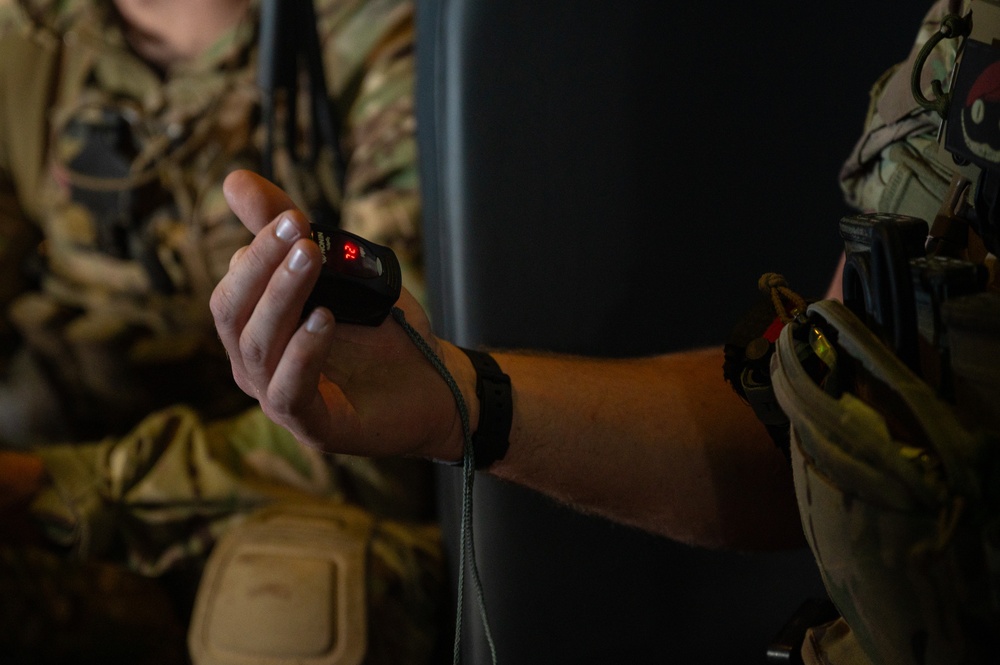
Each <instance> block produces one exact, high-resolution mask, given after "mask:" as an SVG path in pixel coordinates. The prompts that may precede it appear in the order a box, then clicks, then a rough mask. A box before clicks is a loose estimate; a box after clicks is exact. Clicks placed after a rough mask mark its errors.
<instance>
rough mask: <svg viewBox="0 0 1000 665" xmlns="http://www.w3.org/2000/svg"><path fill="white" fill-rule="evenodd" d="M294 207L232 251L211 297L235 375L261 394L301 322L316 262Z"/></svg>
mask: <svg viewBox="0 0 1000 665" xmlns="http://www.w3.org/2000/svg"><path fill="white" fill-rule="evenodd" d="M308 236H309V225H308V222H307V221H306V219H305V217H304V215H303V214H302V213H301V212H300V211H298V210H290V211H287V212H284V213H281V214H280V215H279V216H278V217H277V219H275V220H273V221H272V222H270V223H269V224H267V225H265V226H264V227H263V228H261V229H260V231H259V232H258V234H257V237H256V238H255V239H254V241H253V242H252V243H251V244H250V245H249V246H247V247H246V248H244V249H243V250H242V251H240V252H238V253H237V254H236V255H234V257H233V259H232V261H231V263H230V269H229V272H228V273H226V275H225V276H224V277H223V278H222V280H220V282H219V284H218V285H217V286H216V288H215V290H214V291H213V293H212V299H211V302H210V306H211V310H212V315H213V317H214V318H215V324H216V328H217V330H218V332H219V338H220V339H221V340H222V343H223V345H224V346H225V348H226V352H227V353H228V354H229V357H230V362H231V364H232V366H233V377H234V378H235V379H236V382H237V384H238V385H239V386H240V388H242V389H243V390H244V391H245V392H247V393H248V394H250V395H251V396H253V397H257V398H260V397H261V394H262V393H264V392H266V390H267V386H268V384H269V382H270V377H271V373H272V372H273V371H274V368H275V367H276V365H277V363H278V360H279V358H280V356H281V353H282V352H283V350H284V348H285V346H286V345H287V343H288V340H289V339H290V338H291V336H292V334H293V333H294V332H295V329H296V328H297V327H298V324H299V322H300V318H301V314H302V307H303V305H304V303H305V300H306V298H307V296H308V294H309V291H310V289H311V288H312V285H313V284H314V283H315V280H316V276H317V274H318V272H319V268H320V256H319V248H318V247H317V246H316V244H315V243H313V242H312V241H310V240H308Z"/></svg>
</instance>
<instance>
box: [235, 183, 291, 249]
mask: <svg viewBox="0 0 1000 665" xmlns="http://www.w3.org/2000/svg"><path fill="white" fill-rule="evenodd" d="M222 193H223V194H224V195H225V197H226V203H228V204H229V208H230V209H231V210H232V211H233V212H234V213H236V216H237V217H239V218H240V221H241V222H243V225H244V226H245V227H247V228H248V229H250V231H252V232H253V233H254V234H255V235H256V233H257V232H258V231H260V230H261V229H262V228H264V227H265V226H267V225H268V224H269V223H270V222H271V221H272V220H273V219H274V218H275V217H277V216H278V215H280V214H281V213H283V212H285V211H286V210H290V209H292V208H296V207H298V206H296V205H295V202H294V201H292V199H291V198H289V196H288V195H287V194H285V192H284V191H282V190H281V189H280V188H279V187H278V186H277V185H275V184H273V183H271V182H270V181H268V180H266V179H265V178H262V177H261V176H259V175H257V174H256V173H253V172H252V171H246V170H242V169H241V170H238V171H233V172H232V173H230V174H229V175H228V176H226V179H225V181H224V182H223V183H222Z"/></svg>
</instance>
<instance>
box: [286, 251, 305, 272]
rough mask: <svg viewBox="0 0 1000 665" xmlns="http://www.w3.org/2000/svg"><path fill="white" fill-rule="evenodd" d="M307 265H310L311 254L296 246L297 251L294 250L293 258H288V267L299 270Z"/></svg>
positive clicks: (295, 270)
mask: <svg viewBox="0 0 1000 665" xmlns="http://www.w3.org/2000/svg"><path fill="white" fill-rule="evenodd" d="M307 265H309V255H308V254H306V253H305V252H304V251H302V250H301V249H300V248H298V247H296V248H295V251H294V252H292V256H291V258H290V259H288V269H289V270H291V271H292V272H299V271H300V270H302V269H303V268H305V267H306V266H307Z"/></svg>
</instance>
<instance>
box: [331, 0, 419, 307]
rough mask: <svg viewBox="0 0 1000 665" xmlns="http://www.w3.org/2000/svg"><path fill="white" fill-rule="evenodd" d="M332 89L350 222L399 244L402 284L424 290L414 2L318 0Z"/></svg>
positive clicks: (345, 214) (351, 228) (370, 235)
mask: <svg viewBox="0 0 1000 665" xmlns="http://www.w3.org/2000/svg"><path fill="white" fill-rule="evenodd" d="M316 4H317V20H318V23H319V29H320V34H321V36H322V38H323V45H324V58H325V65H326V71H327V75H328V78H329V79H330V91H331V94H333V95H334V97H335V98H336V106H337V108H338V109H339V111H340V114H341V117H342V119H343V125H344V127H345V135H344V137H343V138H344V143H345V144H346V147H347V153H348V159H347V173H346V178H345V181H346V182H345V202H344V209H343V225H344V227H345V228H346V229H348V230H349V231H352V232H354V233H357V234H359V235H362V236H364V237H367V238H370V239H372V240H374V241H376V242H379V243H381V244H384V245H388V246H390V247H392V248H393V250H394V251H395V252H396V254H397V255H398V257H399V259H400V264H401V267H402V269H403V282H404V284H405V285H406V287H407V288H408V289H410V291H412V292H414V294H415V295H416V296H417V297H418V298H422V294H423V270H422V262H423V256H422V253H421V245H422V238H421V228H420V202H419V184H418V178H417V171H418V165H417V148H416V121H415V117H414V101H413V95H414V78H415V60H414V36H415V26H414V6H413V4H412V3H411V2H409V1H408V0H385V1H383V2H365V1H364V0H339V1H338V0H317V3H316Z"/></svg>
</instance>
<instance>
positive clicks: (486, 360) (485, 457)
mask: <svg viewBox="0 0 1000 665" xmlns="http://www.w3.org/2000/svg"><path fill="white" fill-rule="evenodd" d="M459 348H461V347H459ZM462 351H464V352H465V355H467V356H469V360H471V361H472V366H473V367H474V368H475V369H476V397H478V398H479V423H478V424H477V426H476V431H475V432H474V433H473V434H472V449H473V451H475V454H476V468H477V469H485V468H487V467H489V466H490V465H492V464H493V463H494V462H496V461H497V460H499V459H503V456H504V455H506V454H507V448H508V446H510V427H511V423H512V422H513V419H514V402H513V399H512V397H511V391H510V377H509V376H507V375H506V374H504V373H503V371H502V370H501V369H500V365H498V364H497V361H496V360H494V359H493V356H491V355H490V354H488V353H484V352H482V351H473V350H470V349H462Z"/></svg>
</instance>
